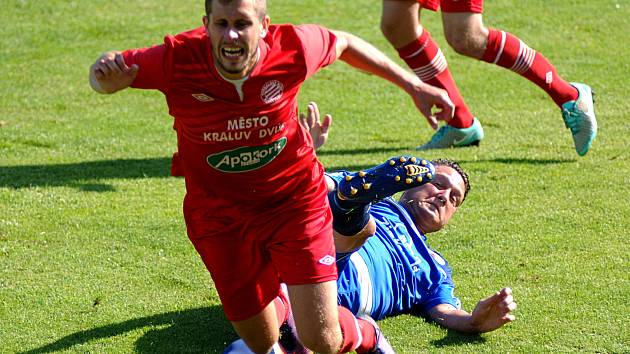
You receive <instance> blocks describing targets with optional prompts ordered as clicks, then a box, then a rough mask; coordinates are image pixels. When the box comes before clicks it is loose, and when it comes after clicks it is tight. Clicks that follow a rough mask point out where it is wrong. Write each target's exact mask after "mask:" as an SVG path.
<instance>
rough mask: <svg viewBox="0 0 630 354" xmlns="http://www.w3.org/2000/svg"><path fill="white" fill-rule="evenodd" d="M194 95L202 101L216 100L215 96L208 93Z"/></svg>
mask: <svg viewBox="0 0 630 354" xmlns="http://www.w3.org/2000/svg"><path fill="white" fill-rule="evenodd" d="M192 96H193V97H194V98H196V99H197V101H201V102H210V101H214V98H212V97H210V96H208V95H206V94H205V93H193V94H192Z"/></svg>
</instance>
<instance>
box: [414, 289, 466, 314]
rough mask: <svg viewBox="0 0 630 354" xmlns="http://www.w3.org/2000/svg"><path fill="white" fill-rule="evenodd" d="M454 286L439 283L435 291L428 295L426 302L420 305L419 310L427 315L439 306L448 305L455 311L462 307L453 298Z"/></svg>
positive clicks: (459, 302)
mask: <svg viewBox="0 0 630 354" xmlns="http://www.w3.org/2000/svg"><path fill="white" fill-rule="evenodd" d="M454 292H455V286H454V285H453V284H452V283H449V282H443V283H441V284H440V285H439V286H438V287H437V288H436V290H435V291H434V292H433V293H432V294H430V295H429V297H428V298H427V300H426V301H424V302H422V304H420V306H419V307H420V310H421V311H422V312H424V313H427V312H428V311H429V310H431V309H432V308H434V307H435V306H437V305H440V304H449V305H451V306H453V307H455V308H457V309H459V308H461V307H462V303H461V301H460V300H459V299H458V298H457V297H455V294H454Z"/></svg>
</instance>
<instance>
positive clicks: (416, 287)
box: [337, 198, 461, 320]
mask: <svg viewBox="0 0 630 354" xmlns="http://www.w3.org/2000/svg"><path fill="white" fill-rule="evenodd" d="M370 214H371V215H372V217H373V218H374V220H375V221H376V234H375V235H374V236H373V237H370V238H369V239H368V240H367V242H366V243H365V244H364V245H363V246H362V247H361V248H360V249H359V250H357V251H355V252H352V253H344V254H338V255H337V268H338V271H339V279H338V280H337V287H338V295H337V300H338V302H339V304H340V305H342V306H344V307H346V308H348V309H350V310H351V311H352V312H353V313H354V314H356V315H361V314H368V315H370V316H372V317H373V318H374V319H376V320H380V319H382V318H384V317H386V316H394V315H398V314H402V313H410V312H426V311H428V310H430V309H431V308H433V307H434V306H436V305H438V304H450V305H453V306H454V307H456V308H460V306H461V303H460V301H459V299H458V298H456V297H455V296H454V294H453V290H454V289H455V284H454V283H453V280H452V279H451V269H450V268H449V266H448V262H446V260H444V258H442V256H440V255H439V254H438V253H437V252H435V251H433V250H431V249H430V248H429V247H428V246H427V244H426V243H425V241H426V237H425V236H424V235H423V234H422V233H421V232H420V231H419V230H418V229H417V228H416V226H415V224H414V223H413V222H412V219H411V217H410V216H409V214H408V213H407V211H406V210H405V209H404V208H403V207H402V206H401V205H400V204H398V203H397V202H396V201H394V200H393V199H391V198H387V199H385V200H383V201H381V202H379V203H375V204H373V205H372V208H371V211H370Z"/></svg>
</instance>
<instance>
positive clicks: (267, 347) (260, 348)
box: [243, 338, 275, 354]
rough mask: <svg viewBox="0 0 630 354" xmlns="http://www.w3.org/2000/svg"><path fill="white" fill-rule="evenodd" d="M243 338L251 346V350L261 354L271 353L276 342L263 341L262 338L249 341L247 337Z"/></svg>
mask: <svg viewBox="0 0 630 354" xmlns="http://www.w3.org/2000/svg"><path fill="white" fill-rule="evenodd" d="M243 340H244V341H245V343H246V344H247V347H248V348H249V350H251V351H252V352H253V353H260V354H266V353H269V352H270V351H271V349H272V347H273V345H274V344H275V342H263V341H260V340H253V341H251V340H250V341H248V340H247V339H245V338H243Z"/></svg>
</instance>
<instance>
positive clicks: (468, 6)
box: [418, 0, 483, 14]
mask: <svg viewBox="0 0 630 354" xmlns="http://www.w3.org/2000/svg"><path fill="white" fill-rule="evenodd" d="M418 2H419V3H420V6H422V7H423V8H425V9H429V10H431V11H437V9H438V7H439V8H441V10H442V12H474V13H478V14H480V13H482V12H483V0H418Z"/></svg>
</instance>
